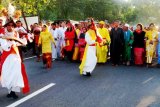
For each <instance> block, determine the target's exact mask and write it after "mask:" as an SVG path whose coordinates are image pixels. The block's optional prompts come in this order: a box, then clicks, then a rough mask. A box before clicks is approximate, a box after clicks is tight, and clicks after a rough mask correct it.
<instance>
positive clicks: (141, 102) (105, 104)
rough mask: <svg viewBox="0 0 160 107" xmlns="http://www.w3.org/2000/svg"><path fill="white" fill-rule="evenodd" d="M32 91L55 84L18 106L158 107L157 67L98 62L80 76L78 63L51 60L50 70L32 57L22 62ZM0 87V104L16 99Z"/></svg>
mask: <svg viewBox="0 0 160 107" xmlns="http://www.w3.org/2000/svg"><path fill="white" fill-rule="evenodd" d="M25 65H26V69H27V73H28V77H29V82H30V87H31V92H30V93H29V94H31V93H33V92H35V91H37V90H39V89H41V88H43V87H45V86H47V85H48V84H50V83H56V85H55V86H53V87H51V88H49V89H47V90H46V91H44V92H42V93H40V94H38V95H37V96H35V97H33V98H31V99H29V100H27V101H25V102H23V103H22V104H20V105H19V106H18V107H160V68H146V67H136V66H130V67H126V66H123V65H121V66H118V67H113V66H111V65H110V64H105V65H97V67H96V69H95V70H94V72H93V74H92V76H91V77H89V78H88V77H83V76H80V75H79V69H78V66H79V64H78V63H70V62H68V61H54V62H53V64H52V65H53V67H52V69H51V70H46V69H44V68H43V66H42V62H36V61H35V59H30V60H26V61H25ZM6 94H7V90H6V89H5V88H1V87H0V107H5V106H8V105H10V104H12V103H14V102H15V101H18V100H20V99H22V98H23V97H25V96H27V95H23V94H21V93H18V95H19V99H18V100H13V99H9V98H6Z"/></svg>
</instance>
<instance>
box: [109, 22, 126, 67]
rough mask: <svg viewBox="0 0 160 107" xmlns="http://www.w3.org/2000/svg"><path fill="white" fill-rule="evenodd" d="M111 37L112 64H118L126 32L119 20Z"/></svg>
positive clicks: (115, 23)
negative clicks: (120, 25)
mask: <svg viewBox="0 0 160 107" xmlns="http://www.w3.org/2000/svg"><path fill="white" fill-rule="evenodd" d="M110 37H111V45H110V53H111V61H112V65H113V66H118V64H119V62H120V56H121V54H122V51H123V46H124V33H123V29H122V28H120V27H119V21H115V22H114V28H112V30H111V33H110Z"/></svg>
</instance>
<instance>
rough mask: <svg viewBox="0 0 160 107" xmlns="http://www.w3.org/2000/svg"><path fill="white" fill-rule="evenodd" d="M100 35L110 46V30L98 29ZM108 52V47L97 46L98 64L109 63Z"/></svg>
mask: <svg viewBox="0 0 160 107" xmlns="http://www.w3.org/2000/svg"><path fill="white" fill-rule="evenodd" d="M97 31H98V33H99V34H100V35H101V37H102V38H103V40H105V41H107V43H108V44H110V41H111V40H110V36H109V32H108V29H106V28H102V29H101V28H98V29H97ZM107 52H108V46H107V45H104V46H100V45H99V44H98V45H97V62H98V63H105V62H106V61H107Z"/></svg>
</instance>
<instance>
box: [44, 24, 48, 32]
mask: <svg viewBox="0 0 160 107" xmlns="http://www.w3.org/2000/svg"><path fill="white" fill-rule="evenodd" d="M43 26H46V31H43V32H45V33H47V32H49V28H48V26H47V25H46V24H44V25H43ZM43 26H42V27H43Z"/></svg>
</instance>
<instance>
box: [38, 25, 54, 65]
mask: <svg viewBox="0 0 160 107" xmlns="http://www.w3.org/2000/svg"><path fill="white" fill-rule="evenodd" d="M51 42H52V43H54V44H55V41H54V38H53V36H52V34H51V33H50V32H49V31H48V28H47V26H46V31H42V32H41V34H40V38H39V46H40V45H42V54H43V64H44V66H45V67H46V68H51V64H52V48H51Z"/></svg>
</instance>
